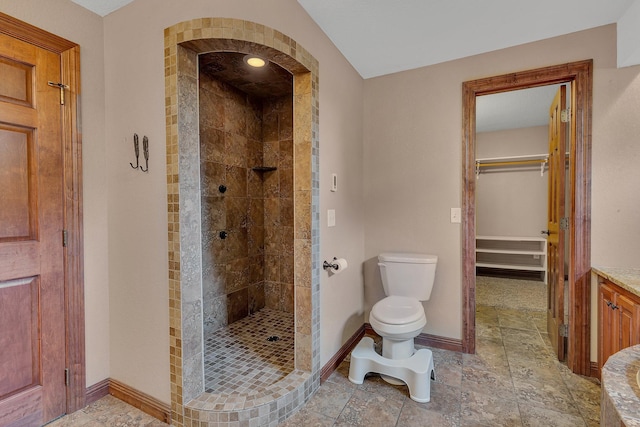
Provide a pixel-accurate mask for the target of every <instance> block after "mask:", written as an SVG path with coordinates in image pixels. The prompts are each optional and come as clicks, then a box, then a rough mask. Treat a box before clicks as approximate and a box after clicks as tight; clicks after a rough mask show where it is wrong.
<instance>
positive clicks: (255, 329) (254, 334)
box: [204, 308, 295, 394]
mask: <svg viewBox="0 0 640 427" xmlns="http://www.w3.org/2000/svg"><path fill="white" fill-rule="evenodd" d="M293 330H294V329H293V314H290V313H285V312H282V311H275V310H269V309H267V308H263V309H262V310H260V311H258V312H256V313H254V314H253V315H252V316H248V317H245V318H244V319H241V320H238V321H237V322H234V323H232V324H231V325H229V326H226V327H224V328H221V329H219V330H217V331H215V332H214V333H213V334H212V335H211V336H210V337H209V338H207V340H206V342H205V356H204V371H205V372H204V373H205V390H206V391H207V392H208V393H219V394H222V393H241V394H246V393H249V392H251V393H252V394H257V393H260V392H261V391H263V390H266V388H267V387H269V386H270V385H272V384H275V383H277V382H278V381H280V380H282V379H284V377H286V376H287V374H289V373H290V372H292V371H293V368H294V354H295V353H294V346H293V344H294V343H293ZM272 337H277V339H276V340H269V338H272Z"/></svg>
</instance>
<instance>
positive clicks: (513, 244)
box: [476, 236, 547, 283]
mask: <svg viewBox="0 0 640 427" xmlns="http://www.w3.org/2000/svg"><path fill="white" fill-rule="evenodd" d="M476 267H485V268H495V269H502V270H520V271H539V272H541V273H543V276H544V282H545V283H547V239H546V238H544V237H513V236H476Z"/></svg>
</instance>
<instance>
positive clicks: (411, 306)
mask: <svg viewBox="0 0 640 427" xmlns="http://www.w3.org/2000/svg"><path fill="white" fill-rule="evenodd" d="M371 315H372V316H373V317H375V318H376V319H378V320H379V321H380V322H382V323H387V324H390V325H402V324H405V323H411V322H415V321H417V320H419V319H420V318H421V317H422V316H424V308H423V307H422V303H420V301H418V300H417V299H415V298H409V297H400V296H390V297H386V298H385V299H383V300H381V301H378V302H377V303H376V304H375V305H374V306H373V308H372V309H371Z"/></svg>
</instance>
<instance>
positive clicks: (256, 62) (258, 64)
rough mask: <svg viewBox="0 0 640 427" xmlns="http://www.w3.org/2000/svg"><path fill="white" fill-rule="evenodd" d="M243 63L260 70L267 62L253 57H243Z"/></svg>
mask: <svg viewBox="0 0 640 427" xmlns="http://www.w3.org/2000/svg"><path fill="white" fill-rule="evenodd" d="M244 62H245V63H246V64H247V65H250V66H251V67H254V68H262V67H264V66H265V65H267V61H265V60H264V59H262V58H260V57H259V56H255V55H245V56H244Z"/></svg>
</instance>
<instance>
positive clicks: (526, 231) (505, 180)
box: [476, 126, 549, 237]
mask: <svg viewBox="0 0 640 427" xmlns="http://www.w3.org/2000/svg"><path fill="white" fill-rule="evenodd" d="M548 134H549V129H548V127H547V126H536V127H528V128H520V129H507V130H501V131H495V132H480V133H478V134H477V135H476V139H477V140H476V143H477V147H476V159H482V158H487V157H506V156H524V155H531V154H545V153H547V152H548V151H549V143H548V142H547V139H548ZM545 170H546V169H545ZM548 177H549V174H548V173H546V172H545V173H544V175H543V176H540V165H528V166H516V167H511V168H507V167H499V168H498V167H496V168H490V167H489V168H483V169H482V170H481V172H480V177H479V179H478V180H476V235H478V236H519V237H540V230H546V229H547V186H548Z"/></svg>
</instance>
